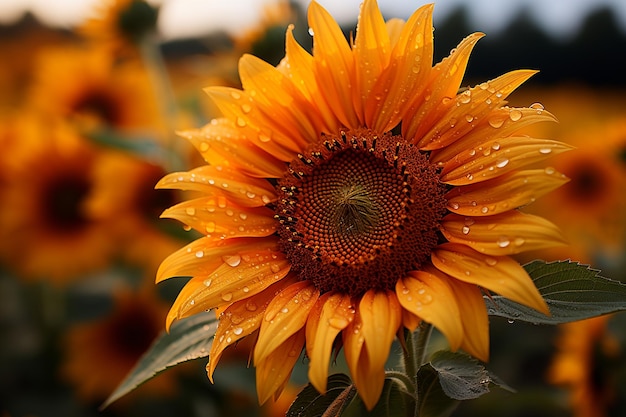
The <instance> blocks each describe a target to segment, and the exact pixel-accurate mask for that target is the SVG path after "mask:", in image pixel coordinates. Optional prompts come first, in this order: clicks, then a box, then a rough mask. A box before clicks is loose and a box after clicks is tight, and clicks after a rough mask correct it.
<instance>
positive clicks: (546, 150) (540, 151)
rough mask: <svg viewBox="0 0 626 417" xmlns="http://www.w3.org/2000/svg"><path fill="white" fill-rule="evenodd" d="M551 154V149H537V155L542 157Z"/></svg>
mask: <svg viewBox="0 0 626 417" xmlns="http://www.w3.org/2000/svg"><path fill="white" fill-rule="evenodd" d="M551 152H552V148H541V149H539V153H541V154H544V155H548V154H549V153H551Z"/></svg>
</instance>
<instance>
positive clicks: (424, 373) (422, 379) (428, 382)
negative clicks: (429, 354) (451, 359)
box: [417, 363, 459, 417]
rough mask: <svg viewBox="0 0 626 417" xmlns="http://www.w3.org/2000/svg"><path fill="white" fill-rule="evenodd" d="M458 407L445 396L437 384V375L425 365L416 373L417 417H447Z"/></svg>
mask: <svg viewBox="0 0 626 417" xmlns="http://www.w3.org/2000/svg"><path fill="white" fill-rule="evenodd" d="M458 405H459V400H455V399H453V398H450V397H449V396H447V395H446V393H445V392H444V390H443V388H442V387H441V384H440V383H439V373H437V371H436V370H435V368H433V367H432V365H431V364H429V363H427V364H424V365H422V366H421V367H420V369H419V371H417V415H418V416H419V417H447V416H449V415H450V414H452V412H453V411H454V410H455V409H456V407H457V406H458Z"/></svg>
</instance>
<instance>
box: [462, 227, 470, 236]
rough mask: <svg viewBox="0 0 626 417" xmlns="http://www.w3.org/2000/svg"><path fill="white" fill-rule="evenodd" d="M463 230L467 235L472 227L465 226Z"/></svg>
mask: <svg viewBox="0 0 626 417" xmlns="http://www.w3.org/2000/svg"><path fill="white" fill-rule="evenodd" d="M461 231H462V232H463V234H464V235H467V234H469V232H470V228H469V226H463V228H462V229H461Z"/></svg>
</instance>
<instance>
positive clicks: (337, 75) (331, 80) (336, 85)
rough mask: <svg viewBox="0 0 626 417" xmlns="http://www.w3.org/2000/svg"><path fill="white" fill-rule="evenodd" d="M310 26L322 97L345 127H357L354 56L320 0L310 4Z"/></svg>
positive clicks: (315, 66)
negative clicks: (354, 93) (353, 98)
mask: <svg viewBox="0 0 626 417" xmlns="http://www.w3.org/2000/svg"><path fill="white" fill-rule="evenodd" d="M308 20H309V26H310V28H311V30H312V31H313V58H314V59H313V63H314V64H313V65H314V72H315V77H316V80H317V84H318V85H319V88H320V93H321V97H318V100H319V99H325V100H326V103H328V105H329V106H330V108H331V109H332V110H333V112H334V113H335V115H336V116H337V118H338V119H339V120H340V121H341V123H342V124H343V125H344V126H346V127H358V126H359V123H358V119H357V116H356V113H355V110H354V106H353V104H352V94H353V90H354V89H355V88H356V86H355V85H353V80H354V78H355V77H354V59H353V57H352V50H351V49H350V45H348V42H347V40H346V38H345V36H344V34H343V32H342V31H341V27H339V25H338V24H337V22H335V20H334V19H333V18H332V16H331V15H330V14H329V13H328V12H327V11H326V10H325V9H324V8H323V7H322V6H320V5H319V4H318V3H317V2H315V1H313V2H311V4H310V5H309V11H308Z"/></svg>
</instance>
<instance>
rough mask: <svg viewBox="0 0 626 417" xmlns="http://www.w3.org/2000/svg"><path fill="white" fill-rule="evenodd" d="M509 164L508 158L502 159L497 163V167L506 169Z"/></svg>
mask: <svg viewBox="0 0 626 417" xmlns="http://www.w3.org/2000/svg"><path fill="white" fill-rule="evenodd" d="M508 163H509V160H508V159H507V158H500V159H498V160H497V161H496V166H497V167H498V168H504V167H505V166H507V164H508Z"/></svg>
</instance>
